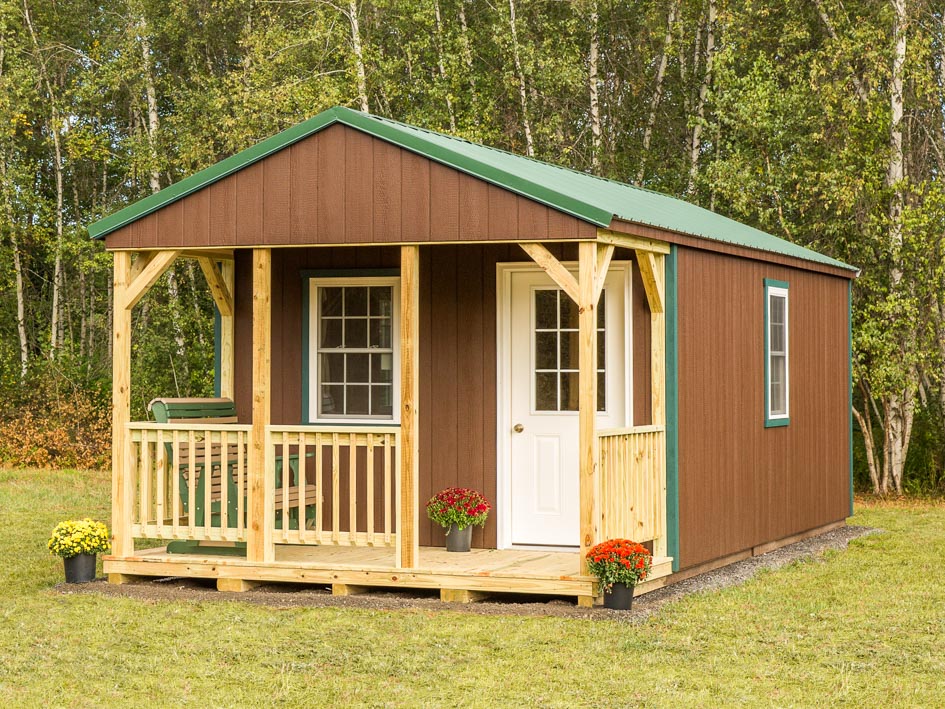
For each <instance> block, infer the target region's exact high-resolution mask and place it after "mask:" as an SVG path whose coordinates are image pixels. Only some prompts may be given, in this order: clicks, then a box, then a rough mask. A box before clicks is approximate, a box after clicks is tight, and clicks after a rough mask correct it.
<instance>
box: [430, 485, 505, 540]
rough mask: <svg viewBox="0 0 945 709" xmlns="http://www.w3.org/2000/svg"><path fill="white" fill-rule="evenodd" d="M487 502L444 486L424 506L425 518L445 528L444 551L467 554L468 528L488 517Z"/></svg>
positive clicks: (467, 491)
mask: <svg viewBox="0 0 945 709" xmlns="http://www.w3.org/2000/svg"><path fill="white" fill-rule="evenodd" d="M490 509H491V508H490V505H489V502H488V501H487V500H486V498H485V497H483V496H482V493H480V492H478V491H476V490H471V489H470V488H468V487H448V488H446V489H445V490H443V491H441V492H438V493H436V494H435V495H434V496H433V497H431V498H430V501H429V502H428V503H427V516H428V517H429V518H430V519H431V520H433V521H434V522H436V523H437V524H439V525H440V526H442V527H444V528H445V529H446V550H447V551H469V547H470V545H471V544H472V528H473V527H474V526H476V525H478V526H480V527H481V526H482V525H484V524H485V523H486V518H487V517H488V516H489V510H490Z"/></svg>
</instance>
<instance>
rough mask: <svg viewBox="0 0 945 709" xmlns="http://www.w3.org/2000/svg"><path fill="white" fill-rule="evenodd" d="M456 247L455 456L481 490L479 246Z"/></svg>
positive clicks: (477, 534) (480, 533)
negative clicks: (460, 411) (459, 412)
mask: <svg viewBox="0 0 945 709" xmlns="http://www.w3.org/2000/svg"><path fill="white" fill-rule="evenodd" d="M456 251H457V257H458V259H457V260H458V269H457V270H458V273H457V279H456V284H457V288H456V299H457V306H456V319H455V325H454V337H455V338H456V342H457V348H456V354H457V370H458V371H457V373H456V377H457V392H456V394H457V396H456V400H457V407H459V406H462V407H463V415H462V416H458V417H457V421H458V424H457V430H456V437H457V460H458V465H459V466H460V467H467V469H468V471H469V473H468V475H469V483H468V484H469V485H470V486H472V487H474V488H475V489H477V490H480V491H482V490H484V489H485V487H486V481H485V476H484V472H485V466H484V461H483V455H482V454H483V440H482V425H481V423H480V422H481V421H483V419H484V417H485V411H484V388H485V382H484V381H483V380H484V374H485V366H484V365H485V361H484V360H485V355H484V353H483V337H482V330H483V320H484V315H485V314H484V313H483V297H482V296H483V283H482V280H483V271H482V249H481V248H477V247H473V248H472V249H470V247H457V248H456ZM493 278H494V277H493ZM484 494H485V493H484ZM490 499H495V498H490ZM473 537H474V540H475V543H476V546H483V545H484V544H483V542H484V530H483V529H482V528H481V527H477V528H475V529H474V530H473Z"/></svg>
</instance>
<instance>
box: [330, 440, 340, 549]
mask: <svg viewBox="0 0 945 709" xmlns="http://www.w3.org/2000/svg"><path fill="white" fill-rule="evenodd" d="M338 439H339V435H338V434H337V433H332V434H331V540H332V541H333V542H334V543H335V544H337V543H338V540H339V538H340V536H341V473H340V470H341V464H340V463H339V461H338V451H339V445H338Z"/></svg>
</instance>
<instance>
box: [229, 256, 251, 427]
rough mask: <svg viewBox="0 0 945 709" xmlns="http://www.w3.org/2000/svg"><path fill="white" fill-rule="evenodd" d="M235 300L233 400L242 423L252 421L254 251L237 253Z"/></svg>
mask: <svg viewBox="0 0 945 709" xmlns="http://www.w3.org/2000/svg"><path fill="white" fill-rule="evenodd" d="M235 257H236V268H235V271H236V273H235V287H234V290H235V291H236V302H235V303H234V304H233V305H234V318H233V341H234V347H233V374H234V376H233V384H234V392H233V401H234V403H235V404H236V416H237V418H238V419H239V422H240V423H252V420H253V416H252V414H253V377H252V374H253V252H252V251H250V250H248V249H240V250H238V251H237V252H236V254H235Z"/></svg>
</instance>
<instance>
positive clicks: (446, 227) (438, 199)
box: [430, 163, 459, 241]
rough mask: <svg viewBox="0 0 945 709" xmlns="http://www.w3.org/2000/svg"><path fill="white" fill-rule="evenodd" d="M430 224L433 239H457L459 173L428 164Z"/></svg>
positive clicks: (436, 164) (435, 164)
mask: <svg viewBox="0 0 945 709" xmlns="http://www.w3.org/2000/svg"><path fill="white" fill-rule="evenodd" d="M430 226H431V230H432V233H431V236H432V239H433V241H456V240H458V239H459V173H458V172H456V170H453V169H451V168H448V167H444V166H443V165H440V164H439V163H432V164H431V165H430Z"/></svg>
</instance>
